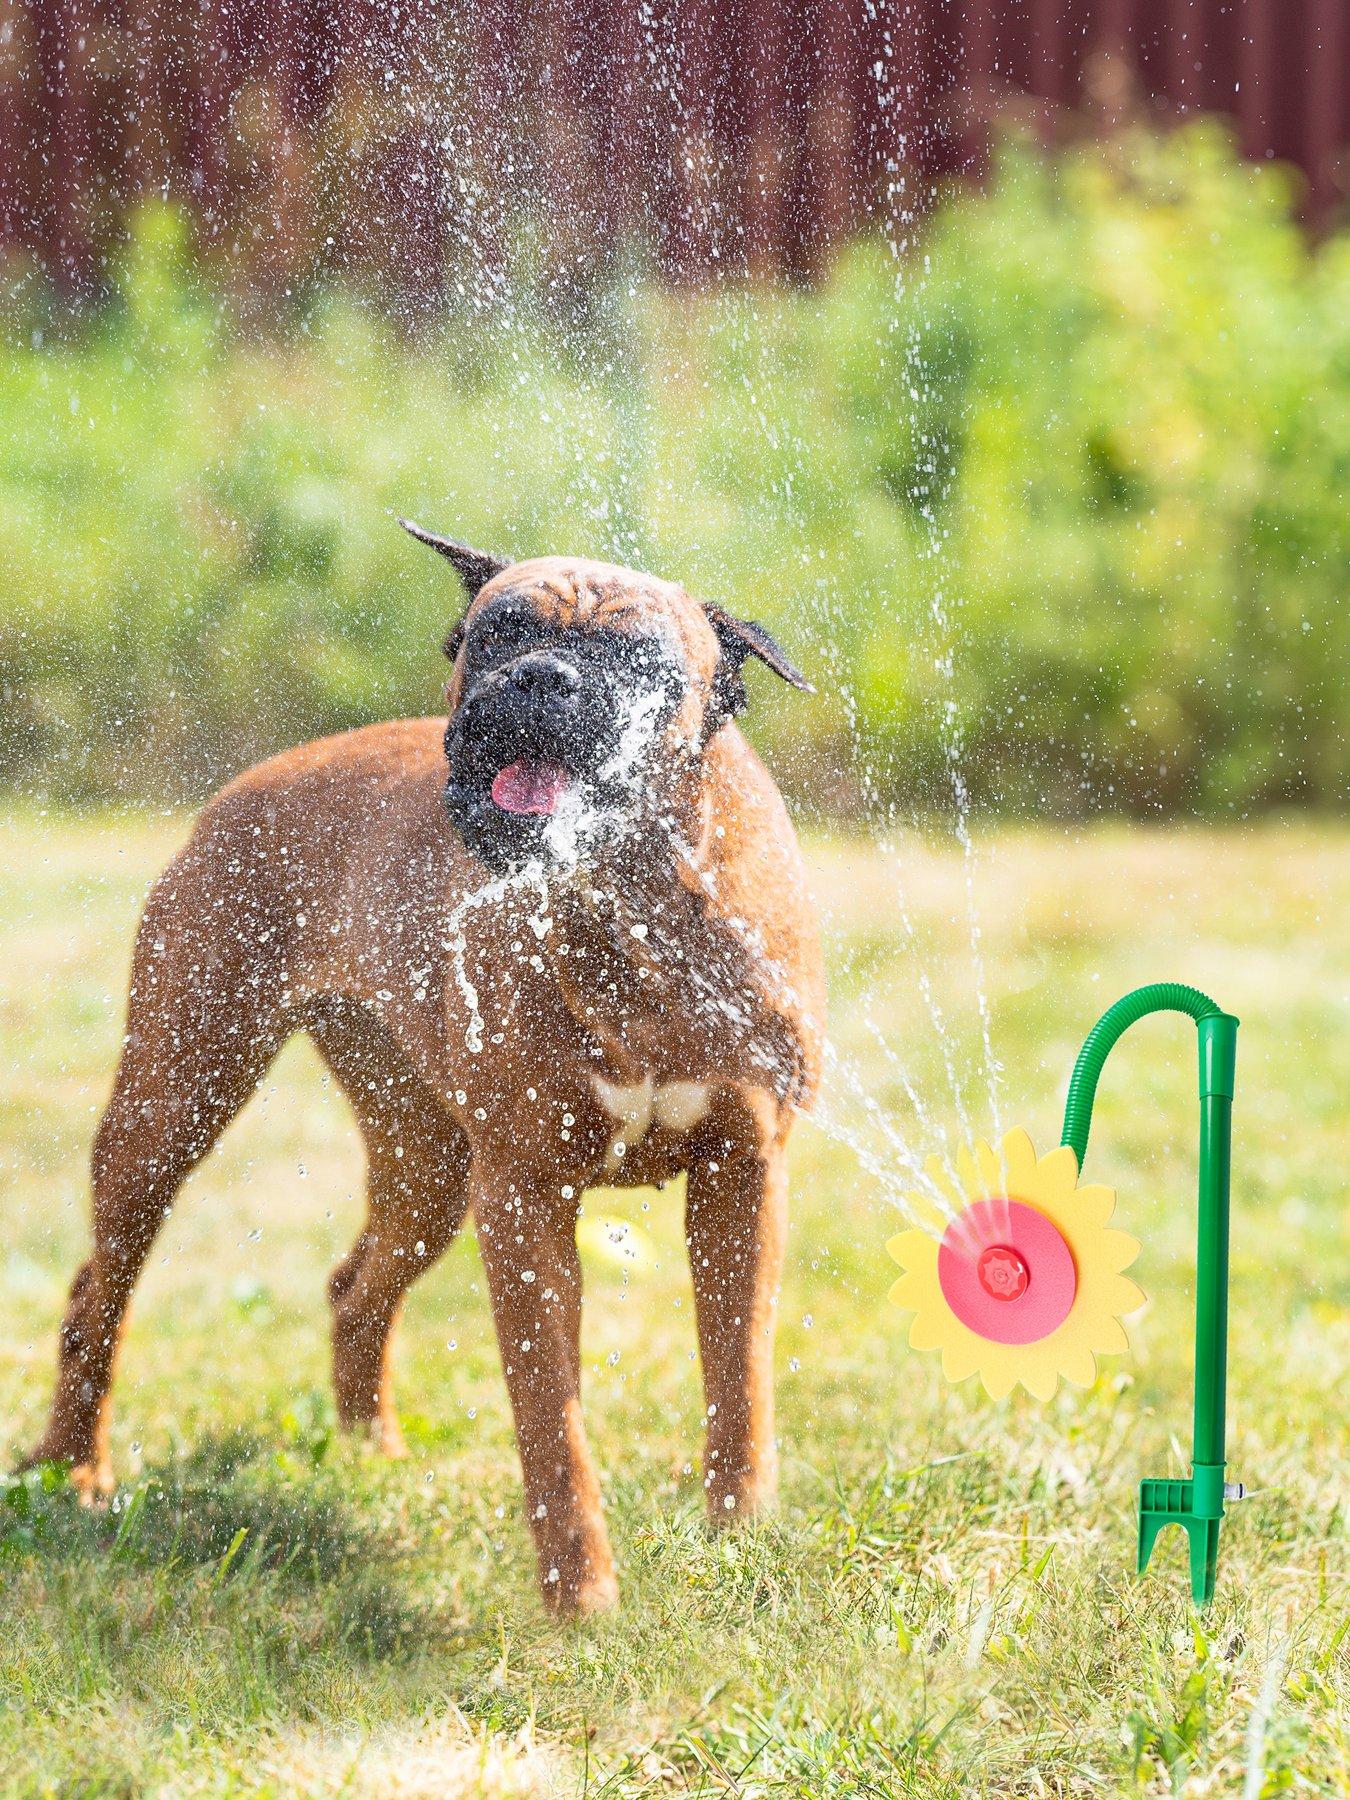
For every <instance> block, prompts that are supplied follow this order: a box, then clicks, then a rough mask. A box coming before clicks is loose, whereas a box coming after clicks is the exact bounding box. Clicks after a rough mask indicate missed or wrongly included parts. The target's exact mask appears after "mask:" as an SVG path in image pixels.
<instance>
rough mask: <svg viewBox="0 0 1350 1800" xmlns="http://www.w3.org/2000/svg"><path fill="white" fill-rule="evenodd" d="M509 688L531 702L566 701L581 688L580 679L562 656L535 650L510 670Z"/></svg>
mask: <svg viewBox="0 0 1350 1800" xmlns="http://www.w3.org/2000/svg"><path fill="white" fill-rule="evenodd" d="M511 685H512V687H514V688H517V689H519V691H520V692H521V693H522V694H528V695H530V697H531V698H532V699H536V700H566V699H568V698H570V696H571V695H573V694H575V693H576V691H577V689H578V688H579V687H580V686H581V677H580V675H579V674H578V673H577V671H576V670H575V669H574V668H573V667H572V665H571V663H568V662H564V661H563V659H562V657H560V656H554V655H552V654H551V653H550V652H549V651H547V650H537V651H534V652H532V653H531V654H530V655H529V656H522V657H521V659H520V661H519V662H518V663H516V664H515V666H514V667H513V668H512V670H511Z"/></svg>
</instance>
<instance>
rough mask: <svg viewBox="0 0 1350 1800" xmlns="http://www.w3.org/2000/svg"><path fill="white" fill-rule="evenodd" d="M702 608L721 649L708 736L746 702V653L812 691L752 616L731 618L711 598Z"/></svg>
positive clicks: (729, 614) (800, 673)
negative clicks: (744, 675) (743, 672)
mask: <svg viewBox="0 0 1350 1800" xmlns="http://www.w3.org/2000/svg"><path fill="white" fill-rule="evenodd" d="M703 611H704V614H705V616H706V618H707V620H708V623H709V624H710V625H711V626H712V628H713V630H714V631H715V632H716V634H717V642H718V643H719V645H720V646H721V649H722V655H721V658H720V659H719V661H718V664H717V673H716V674H715V675H714V677H713V691H712V701H711V704H710V706H709V720H708V727H709V729H708V736H711V735H712V733H713V732H714V731H716V729H717V727H718V726H719V725H721V724H722V723H723V722H724V720H726V719H733V718H735V716H736V714H737V713H741V712H744V711H745V709H746V706H747V705H748V704H749V696H748V695H747V693H746V691H745V682H744V681H743V679H742V677H741V670H742V669H743V668H744V666H745V659H746V658H747V657H748V656H757V657H758V658H759V660H760V661H761V662H762V663H763V664H765V666H766V667H767V668H770V669H772V670H773V672H774V674H775V675H777V676H779V677H780V678H781V679H782V680H783V681H786V682H787V684H788V686H789V687H795V688H800V689H801V691H802V693H804V694H814V693H815V691H816V690H815V688H814V687H813V686H812V684H811V683H810V682H809V681H808V680H807V679H806V677H805V675H803V674H802V672H801V670H800V669H799V668H798V667H797V666H796V664H795V663H793V662H790V661H789V660H788V658H787V657H786V656H785V655H784V653H783V651H782V649H781V648H780V647H779V645H778V644H777V643H776V642H775V641H774V639H773V638H772V637H771V636H770V634H769V633H768V632H767V631H766V630H765V629H764V627H763V626H762V625H757V624H756V623H755V621H754V620H753V619H737V618H734V617H733V616H732V614H731V613H729V612H727V611H726V610H725V609H724V608H723V607H720V606H718V605H717V603H716V602H715V601H712V600H705V601H704V603H703Z"/></svg>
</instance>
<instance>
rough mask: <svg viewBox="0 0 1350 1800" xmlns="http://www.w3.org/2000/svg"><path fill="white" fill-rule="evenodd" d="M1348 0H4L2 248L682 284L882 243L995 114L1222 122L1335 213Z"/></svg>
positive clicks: (782, 267)
mask: <svg viewBox="0 0 1350 1800" xmlns="http://www.w3.org/2000/svg"><path fill="white" fill-rule="evenodd" d="M1348 59H1350V0H1021V3H1020V4H1009V3H1008V0H959V3H955V0H476V3H474V4H461V5H441V4H437V0H398V3H397V4H395V0H194V3H193V4H191V5H186V4H178V3H177V0H0V243H2V244H5V245H8V246H10V247H11V248H16V247H17V248H19V249H27V250H29V251H32V252H35V253H36V254H37V255H38V256H39V257H40V259H41V260H42V262H43V263H44V264H45V265H46V267H47V268H48V269H49V270H50V271H51V273H52V274H53V275H54V277H55V278H56V279H57V280H58V281H59V282H60V284H61V285H62V287H63V288H64V289H65V290H66V291H67V292H68V293H69V294H70V295H71V297H72V298H77V299H78V298H83V297H92V296H94V295H96V294H97V292H98V290H99V287H100V285H101V280H102V269H103V266H104V259H105V256H106V253H107V251H108V248H109V246H111V245H113V244H115V242H116V241H117V238H118V235H119V229H120V224H121V221H122V219H123V218H124V216H125V213H126V211H127V209H128V207H129V206H131V205H133V204H134V203H135V201H136V199H137V197H138V196H141V195H145V194H150V193H169V194H172V195H175V196H177V197H179V198H180V199H181V200H182V201H184V202H185V203H186V204H187V205H188V206H189V207H190V208H191V210H192V212H193V214H194V216H195V217H196V219H197V220H198V221H199V225H200V232H201V237H202V240H203V243H204V245H207V246H209V245H218V246H219V247H220V249H221V250H222V252H223V253H225V255H226V256H227V258H228V262H229V266H230V268H231V270H232V272H233V278H234V279H236V280H237V281H238V282H239V283H240V285H241V287H242V288H244V289H258V290H261V291H262V292H265V293H266V292H273V291H277V290H279V289H284V288H285V287H286V286H290V285H294V284H295V283H296V282H303V281H306V280H309V279H311V278H312V277H313V276H314V275H315V274H316V273H320V272H322V271H324V270H326V269H329V268H333V267H344V266H345V267H352V268H356V269H359V270H362V271H365V272H367V273H370V274H372V275H373V276H375V277H376V278H377V279H379V280H380V281H382V282H385V283H388V284H389V285H390V287H391V288H392V289H393V290H396V291H397V293H398V294H399V295H400V296H401V297H402V298H403V299H404V300H405V301H407V302H408V303H410V304H412V305H416V304H418V303H420V302H421V301H423V300H426V301H428V302H430V301H432V300H434V299H435V297H436V296H437V295H438V294H439V293H440V292H441V291H442V288H443V285H444V283H445V282H446V281H447V280H448V279H453V278H454V268H455V264H456V262H458V263H459V264H461V265H463V266H465V267H467V268H468V269H469V270H470V271H471V272H473V273H474V274H475V275H476V276H477V277H478V278H481V277H482V276H483V275H484V274H487V275H488V276H489V277H490V274H491V271H492V269H493V267H494V265H495V264H496V263H498V262H499V261H500V259H501V258H502V257H503V256H504V255H505V254H506V247H507V243H508V241H509V240H512V239H514V238H515V237H516V236H517V235H518V234H519V232H520V230H521V229H522V221H524V222H525V223H526V224H528V225H529V226H530V227H531V228H532V229H534V230H535V231H536V233H538V234H539V235H540V236H541V237H542V239H543V240H544V245H543V247H544V249H545V251H546V254H547V257H548V261H549V265H550V268H551V269H552V270H553V272H554V275H555V278H556V280H557V281H558V283H559V284H560V287H561V288H562V289H565V288H566V285H567V283H568V281H569V280H570V279H571V278H572V276H573V275H574V274H575V275H576V276H577V277H578V278H584V277H585V276H586V274H587V273H588V271H589V270H590V269H591V268H593V267H594V265H595V262H596V260H597V259H603V258H605V257H606V256H607V255H609V254H611V253H612V251H613V250H614V248H615V246H617V245H619V244H621V243H622V242H624V241H626V239H627V238H628V237H629V236H630V235H631V234H632V233H633V232H634V231H639V232H641V233H643V234H644V235H645V236H646V237H648V238H649V240H650V241H651V242H652V243H653V244H654V245H655V248H656V251H657V253H658V255H659V258H660V262H661V264H662V266H663V268H664V269H665V270H666V271H667V272H668V273H669V274H671V275H672V276H674V277H677V278H679V277H696V276H697V275H698V274H699V273H700V272H701V271H702V270H704V269H706V268H707V266H708V265H709V263H722V264H725V265H730V266H748V267H750V268H753V269H757V270H763V271H771V272H786V273H789V274H802V273H808V272H810V271H811V270H812V269H814V268H816V267H818V266H819V265H820V264H821V262H822V261H823V260H824V259H825V258H826V257H827V256H828V253H829V250H830V248H831V246H832V245H833V244H834V243H836V242H837V241H838V240H839V239H840V237H841V236H843V235H844V234H845V233H846V232H847V231H849V230H850V229H852V228H853V227H854V226H855V225H856V223H857V222H858V221H859V220H860V219H861V218H863V217H866V216H868V215H870V214H875V213H877V212H881V213H882V214H883V215H884V216H885V217H886V218H887V220H888V221H889V223H890V228H891V229H893V230H894V231H896V232H897V233H899V235H901V236H903V235H904V233H905V230H906V227H907V224H908V221H909V218H910V216H911V215H912V214H914V213H915V212H916V211H918V210H921V209H922V206H923V205H924V204H925V203H926V201H927V200H928V198H929V196H930V194H931V190H932V187H933V184H934V182H935V181H937V180H939V179H940V178H943V177H946V176H950V175H953V174H958V173H977V172H978V168H979V161H980V145H981V142H982V124H983V122H984V121H986V120H987V119H988V118H989V117H990V116H991V115H992V114H993V113H994V112H996V111H997V110H999V109H1002V108H1009V107H1011V108H1014V109H1018V110H1022V111H1026V112H1029V113H1030V114H1031V115H1032V117H1033V118H1036V119H1040V120H1041V121H1042V122H1043V123H1044V126H1045V128H1046V129H1047V130H1054V129H1056V128H1059V127H1060V126H1062V125H1063V124H1064V123H1065V121H1066V119H1067V117H1068V116H1070V115H1075V114H1078V113H1079V112H1082V111H1086V113H1087V115H1088V116H1089V117H1091V116H1094V115H1095V116H1098V117H1101V118H1104V119H1110V118H1111V117H1112V116H1114V115H1119V114H1122V113H1128V112H1130V111H1137V110H1138V109H1139V108H1140V107H1141V106H1144V107H1149V108H1154V109H1156V110H1157V111H1158V112H1159V113H1160V114H1161V115H1164V116H1168V115H1170V116H1177V115H1184V114H1186V113H1190V112H1195V111H1202V110H1203V111H1222V112H1226V113H1228V114H1230V115H1231V116H1232V117H1233V118H1234V120H1235V122H1236V127H1237V130H1238V132H1239V135H1240V141H1241V143H1242V146H1243V148H1244V150H1245V151H1246V153H1247V154H1248V155H1250V156H1253V157H1267V156H1275V157H1279V158H1282V159H1287V160H1289V161H1292V162H1294V163H1297V164H1298V165H1300V166H1301V167H1302V169H1303V170H1304V171H1305V174H1306V178H1307V194H1308V200H1307V211H1308V214H1309V217H1310V218H1311V219H1313V220H1314V221H1318V220H1325V219H1326V218H1328V217H1330V216H1331V215H1332V213H1333V212H1334V211H1335V210H1336V209H1337V208H1338V207H1339V206H1340V205H1341V204H1342V202H1343V201H1344V199H1345V191H1346V183H1347V160H1348V158H1347V139H1348V138H1350V81H1347V73H1348V69H1347V62H1348Z"/></svg>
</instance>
